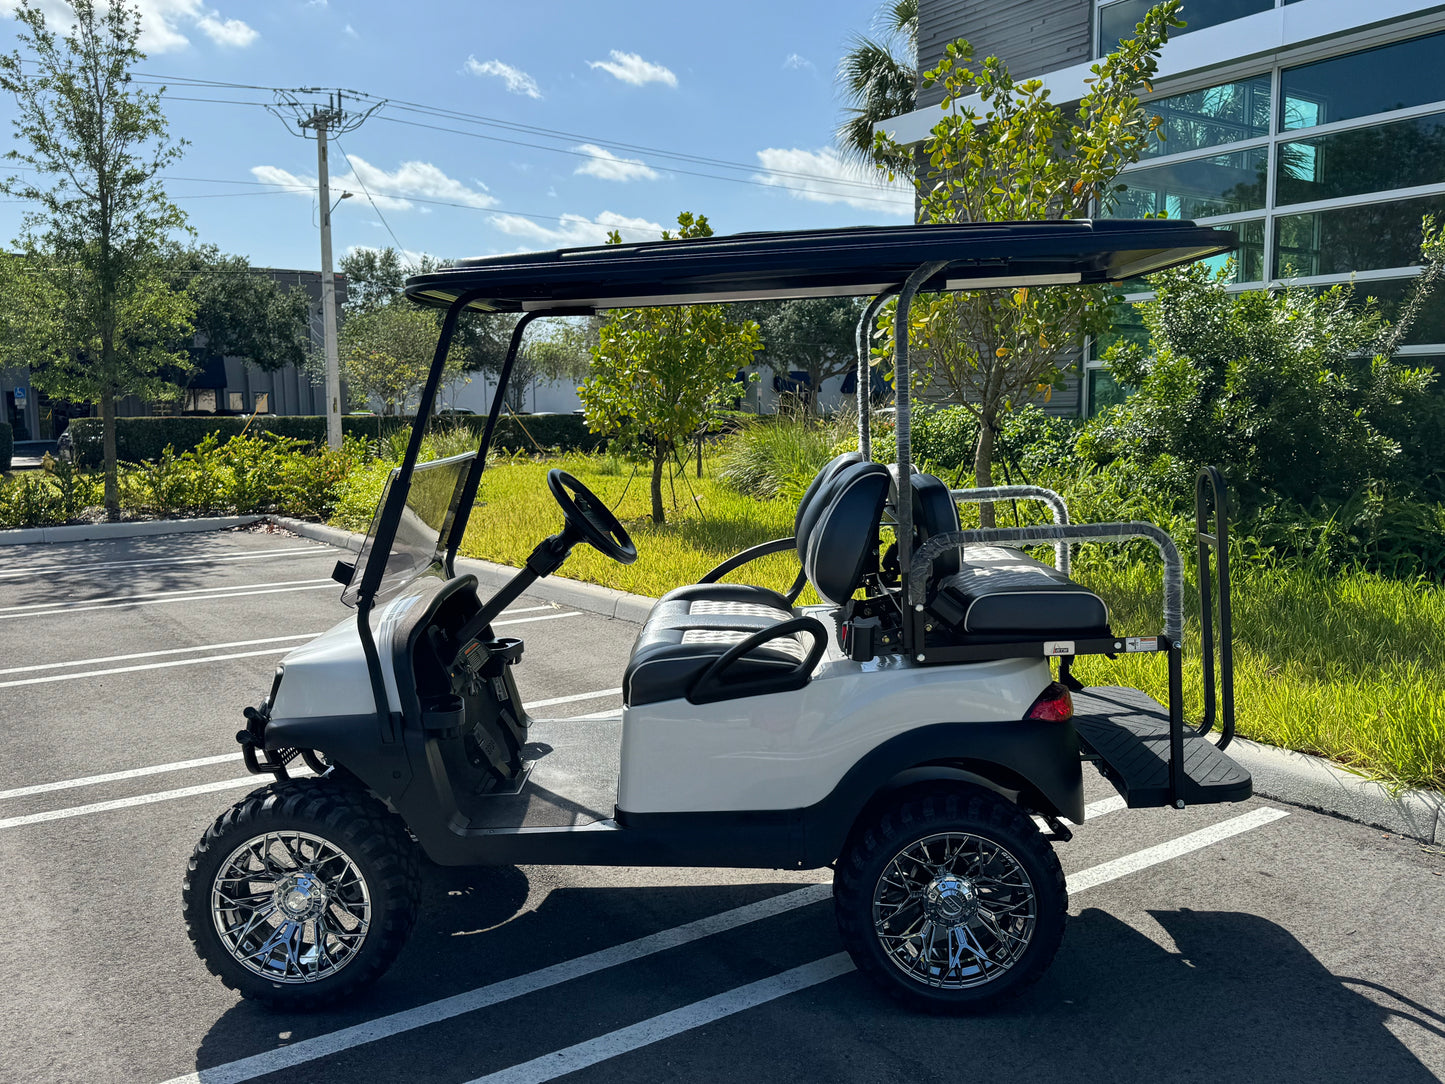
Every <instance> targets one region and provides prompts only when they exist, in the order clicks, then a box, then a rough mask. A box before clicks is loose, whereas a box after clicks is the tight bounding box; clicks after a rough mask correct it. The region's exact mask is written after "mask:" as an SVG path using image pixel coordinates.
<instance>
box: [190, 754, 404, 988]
mask: <svg viewBox="0 0 1445 1084" xmlns="http://www.w3.org/2000/svg"><path fill="white" fill-rule="evenodd" d="M277 831H301V832H306V833H309V834H311V835H314V836H318V837H321V838H323V839H325V840H327V841H328V842H330V843H333V844H335V845H336V846H337V847H339V848H340V849H341V850H343V851H344V852H345V853H346V854H347V856H349V857H350V858H351V860H352V861H353V862H354V863H355V865H356V867H357V869H358V870H359V871H360V873H361V876H362V877H363V878H364V880H365V883H366V889H367V891H368V893H369V896H370V907H371V922H370V927H369V929H368V931H367V934H366V937H365V939H364V940H363V942H362V944H361V947H360V948H359V949H357V950H356V952H355V955H354V957H353V958H352V959H351V960H350V961H349V962H348V963H347V964H346V966H344V967H341V968H340V969H339V970H338V971H337V972H335V974H334V975H332V976H329V977H322V978H321V979H319V980H317V981H315V982H306V983H300V984H291V983H281V982H273V981H268V980H267V979H266V978H265V977H264V976H261V975H257V974H255V973H254V972H252V971H250V970H248V969H247V968H245V967H244V966H242V964H241V963H240V962H239V961H238V960H237V959H236V958H235V956H233V955H232V953H231V951H230V949H229V948H227V946H226V945H225V944H224V943H223V941H222V939H221V936H220V934H219V933H218V932H217V930H216V926H215V922H214V921H213V918H212V912H211V890H212V885H213V883H214V882H215V879H216V877H217V875H218V874H219V873H220V872H221V870H220V867H221V865H222V863H224V862H225V861H226V860H227V858H228V857H229V856H230V855H231V854H232V853H233V852H234V851H235V849H236V848H237V847H240V846H241V845H242V844H243V843H245V842H246V841H247V840H250V839H252V838H254V837H256V836H258V835H261V834H263V833H265V832H277ZM420 876H421V864H420V858H419V848H418V847H417V844H416V842H415V841H414V840H413V839H412V838H411V836H410V835H409V834H408V832H407V830H406V827H405V825H404V824H403V823H402V821H401V819H400V818H399V817H397V816H396V815H395V814H394V813H392V812H391V811H390V810H388V809H387V808H386V807H385V806H384V805H382V804H381V802H379V801H377V800H376V799H375V798H373V797H371V796H370V795H369V794H367V793H366V792H365V791H364V790H363V789H362V788H361V787H360V786H359V785H357V784H355V783H347V782H341V781H334V780H331V779H291V780H286V781H283V782H277V783H273V784H271V785H270V786H268V787H263V788H262V789H260V790H257V791H253V792H252V793H251V794H249V795H247V796H246V797H245V798H243V799H242V800H241V801H240V802H238V803H236V805H234V806H232V807H231V808H230V809H229V810H228V811H227V812H225V813H223V814H221V816H220V817H218V818H217V819H216V822H215V823H214V824H213V825H211V827H210V828H208V829H207V830H206V833H205V835H204V836H202V837H201V840H200V842H199V843H197V844H196V849H195V851H194V853H193V854H192V855H191V860H190V863H189V864H188V866H187V868H186V878H185V882H184V883H183V885H182V887H181V903H182V911H183V914H184V916H185V923H186V933H187V935H188V936H189V937H190V939H191V943H192V945H193V946H194V947H195V950H196V954H197V955H198V956H200V958H201V961H202V962H203V963H204V964H205V965H206V968H207V969H208V970H209V971H210V972H211V974H213V975H215V976H216V977H217V978H219V979H220V980H221V981H222V982H223V983H225V984H226V985H227V986H229V987H230V988H231V989H233V990H235V991H237V992H238V993H240V994H241V995H243V996H244V997H247V998H251V999H253V1000H256V1001H259V1002H262V1003H263V1004H266V1005H269V1006H271V1007H272V1008H277V1009H288V1010H312V1009H320V1008H323V1007H325V1006H327V1005H331V1004H333V1003H335V1002H337V1001H338V1000H340V999H342V998H345V997H346V996H347V995H349V994H351V993H352V992H354V991H356V990H357V989H359V988H361V987H363V986H365V985H367V984H368V983H371V982H374V981H375V980H376V979H377V978H379V977H380V976H381V974H382V973H383V972H385V971H386V969H387V968H388V967H390V966H391V965H392V964H393V963H394V962H395V961H396V957H397V955H398V954H399V953H400V952H401V948H402V945H403V944H405V943H406V939H407V935H408V934H410V933H411V928H412V926H413V925H414V924H415V922H416V914H417V908H418V903H419V899H420V890H419V885H420Z"/></svg>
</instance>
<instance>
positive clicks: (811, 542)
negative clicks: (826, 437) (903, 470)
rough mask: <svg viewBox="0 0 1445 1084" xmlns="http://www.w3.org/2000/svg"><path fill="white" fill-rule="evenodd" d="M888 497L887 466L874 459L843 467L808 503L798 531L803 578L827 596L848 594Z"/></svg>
mask: <svg viewBox="0 0 1445 1084" xmlns="http://www.w3.org/2000/svg"><path fill="white" fill-rule="evenodd" d="M887 499H888V469H887V468H886V467H884V466H883V465H882V464H879V463H855V464H853V465H852V466H849V467H845V468H844V469H843V470H842V471H841V472H839V474H838V475H837V476H836V477H835V478H834V479H833V481H832V482H831V483H830V484H829V485H828V486H827V487H826V488H825V489H824V490H823V491H822V493H821V494H820V496H819V497H818V499H817V502H816V505H815V507H813V508H810V509H809V514H808V516H807V517H805V518H806V519H807V520H808V522H806V523H804V524H803V525H802V528H801V529H800V532H799V535H798V552H799V553H800V554H801V555H802V558H803V570H804V571H805V572H806V573H807V574H808V581H809V582H810V583H812V585H813V587H814V588H816V589H817V592H818V594H820V595H822V596H823V597H824V598H825V599H827V600H828V601H829V602H832V603H833V604H835V605H838V606H841V605H843V603H845V602H847V601H848V599H850V598H852V597H853V592H854V591H856V590H857V589H858V585H859V583H860V582H861V581H862V579H863V570H864V568H865V567H866V565H867V562H868V558H869V557H870V556H871V555H872V554H873V552H874V551H875V549H876V548H877V545H878V521H879V520H880V519H881V518H882V516H883V504H884V502H885V501H886V500H887Z"/></svg>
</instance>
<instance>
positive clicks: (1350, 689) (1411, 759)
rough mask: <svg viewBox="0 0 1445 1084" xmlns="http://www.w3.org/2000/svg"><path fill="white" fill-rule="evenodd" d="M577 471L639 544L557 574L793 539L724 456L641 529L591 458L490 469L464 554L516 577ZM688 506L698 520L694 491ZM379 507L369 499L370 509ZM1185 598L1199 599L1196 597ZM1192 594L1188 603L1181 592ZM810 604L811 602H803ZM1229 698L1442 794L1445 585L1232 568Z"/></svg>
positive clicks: (1141, 621)
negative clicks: (564, 484) (631, 553)
mask: <svg viewBox="0 0 1445 1084" xmlns="http://www.w3.org/2000/svg"><path fill="white" fill-rule="evenodd" d="M553 466H560V467H562V468H563V469H564V470H567V471H570V472H571V473H572V474H574V475H576V476H577V477H578V478H579V479H581V481H582V482H583V483H584V484H585V485H587V486H589V487H590V488H592V489H593V490H594V491H595V492H596V493H597V494H598V495H599V496H600V497H601V498H602V499H603V500H605V501H606V502H607V503H608V504H609V505H612V504H613V503H614V502H616V501H617V499H618V498H619V497H621V496H622V494H623V492H624V489H625V490H626V498H625V500H623V502H622V504H621V505H620V506H618V508H617V512H618V515H619V518H621V519H622V521H623V523H624V524H625V525H626V526H627V528H628V530H629V531H631V532H632V535H633V537H634V539H635V540H636V542H637V548H638V553H639V555H640V556H639V557H638V559H637V561H636V563H635V564H632V565H630V566H623V565H619V564H616V563H615V562H612V561H609V560H608V559H607V558H605V557H603V556H602V555H601V554H599V553H597V552H596V551H594V550H592V549H590V548H589V547H586V546H579V547H577V549H576V550H574V551H573V554H572V557H571V558H569V559H568V561H567V563H566V564H565V565H564V566H563V567H562V569H561V572H560V574H561V575H564V576H568V577H571V578H574V579H580V580H586V581H589V582H592V583H599V584H603V585H605V586H608V587H614V588H618V589H620V590H623V591H632V592H636V593H638V594H643V595H653V596H656V595H660V594H662V593H663V592H665V591H667V590H668V589H670V588H672V587H676V586H678V585H680V584H684V583H695V582H697V580H698V579H699V578H700V577H701V576H702V575H703V573H705V572H706V571H708V569H710V568H712V567H714V566H715V565H717V564H718V563H720V562H721V561H723V560H724V559H726V558H727V557H730V556H731V555H732V554H734V553H736V552H738V551H739V550H742V549H746V548H747V547H748V546H752V545H756V544H757V543H758V542H762V541H766V540H767V539H771V538H781V537H786V536H788V535H790V534H792V531H793V513H794V508H795V504H794V501H793V500H791V499H778V500H763V499H759V498H754V497H745V496H742V495H740V494H739V493H737V492H736V491H734V490H732V489H730V488H728V487H727V486H724V485H723V484H721V483H720V482H719V481H717V479H716V477H715V474H716V470H717V468H718V466H719V462H718V461H717V460H709V461H707V462H706V463H705V465H704V467H705V469H704V475H705V476H704V477H703V478H702V479H700V480H699V479H697V478H694V477H692V476H691V471H689V475H688V477H687V479H686V483H684V482H683V481H682V480H680V479H679V480H678V481H677V482H676V484H675V490H676V494H677V500H678V506H679V511H672V509H671V493H670V491H669V490H668V489H667V488H664V500H665V502H666V503H667V504H668V506H669V512H668V519H669V521H668V523H666V524H665V525H663V526H661V527H655V526H653V524H652V523H651V521H650V519H649V517H648V508H649V500H648V492H647V482H648V480H647V474H646V471H645V470H639V471H638V472H637V475H636V476H635V477H632V478H631V484H630V486H629V484H628V482H629V476H630V475H631V473H632V468H631V465H630V464H627V463H626V462H623V461H619V460H617V459H608V458H606V457H599V456H583V455H574V456H564V457H560V458H557V459H552V460H547V461H545V462H535V461H515V462H503V463H498V464H495V465H492V466H489V467H488V469H487V472H486V474H485V475H484V476H483V482H482V490H481V501H482V502H483V504H484V507H479V508H478V509H477V512H476V513H475V514H474V515H473V516H472V517H471V521H470V523H469V525H468V528H467V534H466V539H465V541H464V543H463V546H462V551H463V553H465V554H467V555H468V556H473V557H482V558H486V559H488V560H492V561H499V562H502V563H503V564H509V565H513V566H520V565H521V563H522V562H523V561H524V560H525V559H526V557H527V555H528V554H529V553H530V552H531V551H532V549H533V547H534V546H535V545H536V544H537V543H538V542H539V541H541V540H542V539H543V538H544V537H546V536H547V535H549V534H552V533H554V532H556V531H557V530H559V529H560V527H561V525H562V518H561V513H560V512H559V511H558V509H557V505H556V503H555V502H554V501H553V500H552V497H551V495H550V494H549V493H548V491H547V482H546V475H547V470H548V469H549V468H551V467H553ZM694 493H695V494H696V496H697V498H698V500H697V510H696V511H694V510H693V494H694ZM373 501H374V498H373ZM365 503H366V502H365V501H364V500H358V501H357V502H356V504H357V508H356V510H355V511H354V512H353V516H354V517H356V518H357V519H359V520H360V522H349V523H347V525H348V526H351V527H353V528H354V529H359V530H364V529H365V527H366V523H367V522H369V520H370V513H371V507H370V506H369V505H368V506H367V507H365V508H364V509H362V508H361V505H363V504H365ZM1077 570H1078V571H1077V575H1078V578H1079V579H1080V580H1081V581H1082V582H1084V583H1086V584H1087V585H1088V586H1089V587H1091V588H1092V589H1094V590H1096V591H1098V592H1099V594H1100V595H1101V596H1103V598H1104V599H1105V600H1106V601H1107V602H1108V603H1109V606H1110V609H1111V612H1112V614H1113V625H1114V629H1115V631H1116V632H1118V633H1120V634H1121V635H1122V634H1141V635H1149V634H1153V633H1156V632H1158V631H1159V626H1160V623H1161V617H1160V574H1159V571H1158V566H1157V563H1155V562H1153V561H1151V560H1147V559H1146V560H1140V561H1139V562H1138V563H1134V564H1129V565H1127V566H1123V567H1120V566H1119V564H1118V563H1117V562H1112V563H1109V562H1103V561H1090V560H1088V558H1087V556H1084V559H1082V560H1080V561H1079V563H1078V565H1077ZM796 572H797V560H796V558H795V557H793V556H792V555H788V554H783V555H778V556H774V557H770V558H765V559H763V560H761V561H758V562H755V563H754V564H753V565H750V566H749V567H748V568H747V569H745V570H741V571H740V572H739V573H734V574H733V575H732V576H731V577H729V578H730V579H733V580H742V581H745V582H750V583H760V584H764V585H766V586H770V587H775V588H779V589H784V588H786V587H787V585H788V584H790V583H791V582H792V579H793V577H794V575H795V574H796ZM1191 590H1192V588H1191ZM1186 594H1188V592H1186ZM810 596H811V592H809V595H805V596H804V597H805V600H808V599H809V597H810ZM1233 600H1234V617H1235V700H1236V704H1237V708H1238V717H1239V733H1240V734H1241V735H1243V736H1245V737H1249V738H1254V739H1256V740H1258V741H1262V742H1267V743H1269V744H1272V745H1279V746H1283V747H1285V748H1289V749H1297V750H1300V751H1303V752H1309V753H1316V754H1319V755H1321V756H1326V757H1329V758H1330V759H1332V760H1336V761H1338V762H1340V763H1342V764H1346V765H1348V766H1350V767H1353V768H1356V769H1358V770H1360V771H1361V772H1364V773H1367V774H1369V775H1372V776H1375V777H1377V778H1380V779H1383V780H1386V781H1387V782H1389V783H1391V784H1395V785H1400V786H1427V787H1436V788H1445V588H1441V587H1440V586H1437V585H1432V584H1430V583H1428V582H1419V583H1407V582H1401V581H1394V580H1388V579H1385V578H1383V577H1380V576H1376V575H1373V574H1371V573H1364V572H1356V573H1345V574H1340V575H1333V576H1322V575H1320V574H1318V573H1311V572H1307V571H1301V570H1297V569H1290V568H1261V567H1249V566H1245V565H1241V566H1239V567H1238V569H1237V571H1236V572H1235V575H1234V590H1233ZM1186 635H1187V636H1189V638H1190V642H1189V643H1188V645H1187V647H1188V654H1187V656H1186V658H1187V660H1189V662H1188V663H1187V665H1186V698H1185V699H1186V705H1187V709H1186V710H1187V714H1188V715H1189V716H1190V717H1192V718H1198V716H1199V712H1200V710H1201V706H1202V702H1201V692H1200V676H1199V666H1198V659H1199V654H1198V619H1197V614H1191V615H1190V620H1189V628H1188V632H1187V633H1186ZM1076 672H1077V673H1078V675H1079V677H1080V678H1081V679H1082V680H1084V681H1085V682H1087V683H1090V684H1097V685H1104V684H1108V685H1131V686H1134V687H1136V688H1140V689H1144V690H1145V691H1147V692H1149V693H1151V694H1152V695H1154V696H1155V697H1157V698H1160V699H1162V698H1163V696H1164V691H1165V680H1166V675H1165V668H1164V664H1163V660H1162V659H1161V658H1159V657H1157V656H1140V655H1135V656H1128V655H1121V656H1120V657H1119V658H1118V659H1116V660H1112V661H1111V660H1107V659H1103V658H1088V659H1084V660H1081V661H1080V664H1079V666H1078V669H1077V671H1076Z"/></svg>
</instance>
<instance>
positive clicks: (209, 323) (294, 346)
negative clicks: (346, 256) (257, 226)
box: [169, 245, 311, 372]
mask: <svg viewBox="0 0 1445 1084" xmlns="http://www.w3.org/2000/svg"><path fill="white" fill-rule="evenodd" d="M169 264H170V272H171V278H172V283H171V285H172V287H173V288H175V289H178V290H184V291H185V292H186V294H187V296H189V297H190V299H191V301H192V303H193V304H194V305H195V307H196V315H195V320H194V324H195V338H197V339H199V340H200V347H199V350H200V351H202V352H203V353H204V355H205V356H208V357H222V358H226V357H239V358H244V359H245V360H246V361H248V362H250V363H251V364H252V365H255V366H256V367H257V368H258V369H263V370H265V371H267V372H274V371H276V370H277V369H284V368H285V367H286V366H287V365H297V366H300V365H302V364H304V363H305V361H306V354H307V351H308V350H309V349H310V346H311V331H310V320H311V303H310V300H309V298H308V297H307V296H306V291H305V290H302V289H299V288H296V289H291V290H283V289H282V288H281V287H280V285H279V284H278V283H276V282H275V280H273V279H271V278H269V277H267V276H266V275H263V274H259V273H257V272H255V271H253V270H251V265H250V263H248V262H247V260H246V258H245V257H244V256H227V255H224V254H223V253H222V252H221V250H220V249H218V248H217V247H216V246H215V245H202V246H199V247H197V248H191V249H182V250H180V251H178V252H175V253H173V254H172V256H171V258H170V260H169ZM184 345H185V344H179V347H180V348H183V347H184Z"/></svg>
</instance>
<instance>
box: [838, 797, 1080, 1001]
mask: <svg viewBox="0 0 1445 1084" xmlns="http://www.w3.org/2000/svg"><path fill="white" fill-rule="evenodd" d="M940 833H967V834H969V835H973V836H978V837H981V838H982V839H985V840H988V841H990V842H992V843H995V844H997V845H998V846H1001V847H1002V848H1003V849H1004V850H1005V851H1007V852H1008V854H1009V855H1010V856H1011V857H1012V858H1013V859H1014V861H1015V862H1017V863H1018V865H1019V866H1020V867H1022V868H1023V870H1024V871H1025V872H1026V873H1027V875H1028V878H1029V881H1030V882H1031V883H1032V887H1033V891H1034V895H1035V899H1036V911H1037V915H1036V918H1035V922H1034V927H1033V932H1032V936H1031V938H1030V940H1029V943H1028V946H1027V948H1025V949H1024V951H1023V952H1022V954H1021V955H1020V956H1019V957H1018V959H1017V960H1016V961H1015V962H1014V963H1013V964H1012V966H1010V967H1009V968H1008V969H1007V970H1005V971H1003V972H1002V973H1001V974H999V975H997V976H996V977H994V978H993V979H991V980H989V981H986V982H984V983H982V984H981V985H978V986H972V987H965V988H961V989H947V988H941V987H938V986H930V985H927V984H926V983H925V982H923V981H921V980H920V979H919V978H917V977H914V976H910V975H907V974H905V973H904V971H903V970H902V968H901V967H900V966H898V965H897V964H896V963H894V962H893V960H892V959H891V958H890V956H889V954H888V952H887V950H886V949H885V948H884V946H883V942H882V940H881V939H880V937H879V935H878V934H877V933H876V932H875V925H874V892H875V889H876V888H877V886H878V884H879V880H880V878H881V877H882V876H883V874H884V872H885V871H886V870H887V869H888V867H889V863H891V862H892V860H893V858H894V857H895V856H896V855H899V854H901V853H902V852H904V851H905V850H906V849H907V848H908V847H910V846H911V845H913V844H915V843H917V842H918V841H920V840H925V839H928V838H929V837H931V836H935V835H938V834H940ZM833 898H834V910H835V913H836V916H837V919H838V931H839V933H840V934H841V936H842V939H843V945H844V947H845V948H846V949H847V950H848V954H849V955H850V956H851V957H852V958H853V962H854V963H855V964H857V966H858V969H859V970H860V971H862V972H863V973H864V974H865V975H867V976H868V977H869V978H870V979H872V980H873V981H874V982H876V983H877V984H878V985H879V986H881V987H882V988H883V989H884V990H886V991H887V992H888V993H889V994H891V995H892V996H894V997H896V998H898V999H899V1000H901V1001H903V1002H905V1003H907V1004H908V1005H910V1006H911V1007H913V1008H920V1009H923V1010H925V1011H927V1012H933V1013H960V1012H975V1011H980V1010H983V1009H986V1008H989V1007H991V1006H993V1005H995V1004H997V1003H998V1002H999V1001H1001V1000H1004V999H1007V998H1009V997H1012V996H1014V995H1016V994H1018V993H1020V992H1022V991H1023V990H1024V989H1025V988H1027V987H1028V986H1029V985H1031V984H1032V983H1033V982H1035V981H1036V980H1037V979H1038V978H1039V976H1040V975H1042V974H1043V973H1044V971H1045V970H1046V969H1047V968H1048V966H1049V964H1050V963H1051V962H1052V961H1053V958H1054V955H1055V954H1056V953H1057V952H1058V949H1059V943H1060V941H1061V940H1062V939H1063V934H1064V923H1065V921H1066V920H1067V918H1068V911H1069V897H1068V891H1067V889H1066V888H1065V886H1064V871H1063V869H1062V868H1061V867H1060V865H1059V859H1058V856H1057V855H1055V854H1054V851H1053V848H1052V847H1051V846H1049V843H1048V841H1047V840H1046V839H1044V838H1043V835H1042V834H1041V833H1040V832H1039V830H1038V827H1037V826H1036V825H1035V824H1034V822H1033V820H1032V819H1031V818H1029V817H1028V816H1026V815H1025V814H1024V813H1023V812H1022V811H1021V810H1020V809H1019V808H1018V807H1017V806H1015V805H1013V804H1012V803H1011V802H1008V801H1006V800H1005V799H1003V798H1001V797H1000V796H998V795H996V794H994V793H993V792H991V791H988V790H986V789H984V788H982V787H978V786H974V785H971V784H966V783H960V784H949V785H941V786H936V787H929V788H927V789H921V790H915V791H911V792H909V793H907V794H905V795H904V796H903V797H901V798H900V799H899V800H897V801H895V802H893V803H892V804H891V805H887V806H885V807H883V808H882V809H880V810H878V811H877V812H876V813H873V814H870V815H868V819H867V820H866V821H863V822H861V823H860V824H859V825H858V827H857V828H856V829H855V830H854V832H853V833H852V836H851V837H850V839H849V841H848V843H847V845H846V846H845V848H844V852H843V854H842V855H841V856H840V858H839V860H838V865H837V869H836V871H835V873H834V878H833Z"/></svg>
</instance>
